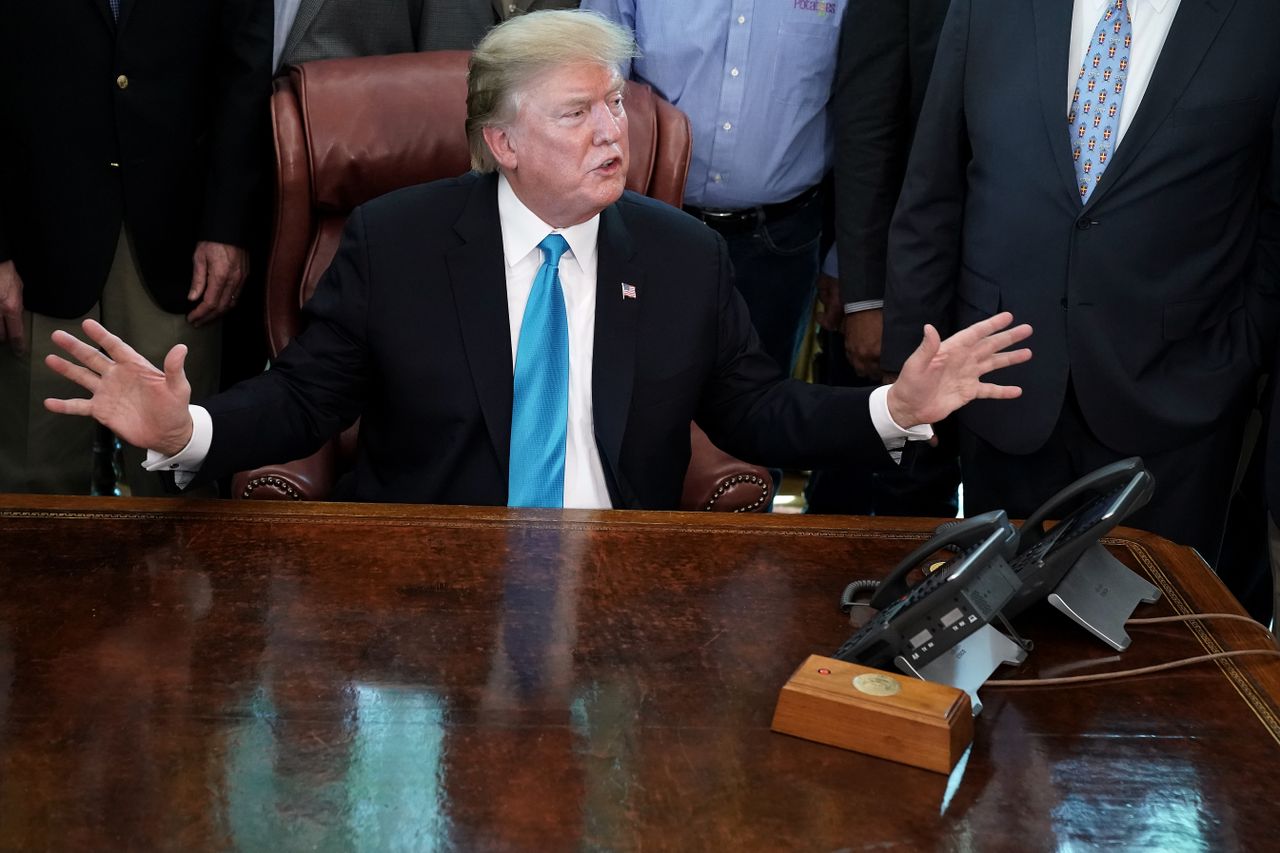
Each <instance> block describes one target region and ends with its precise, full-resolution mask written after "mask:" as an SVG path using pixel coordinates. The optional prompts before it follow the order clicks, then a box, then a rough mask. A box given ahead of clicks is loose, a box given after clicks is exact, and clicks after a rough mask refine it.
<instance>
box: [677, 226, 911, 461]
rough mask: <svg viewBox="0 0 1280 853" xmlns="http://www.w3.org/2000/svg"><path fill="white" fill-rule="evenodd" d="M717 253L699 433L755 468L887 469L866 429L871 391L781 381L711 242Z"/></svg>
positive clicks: (725, 259)
mask: <svg viewBox="0 0 1280 853" xmlns="http://www.w3.org/2000/svg"><path fill="white" fill-rule="evenodd" d="M716 245H717V246H718V251H719V257H718V266H719V273H718V275H719V285H718V286H719V291H718V299H719V309H718V317H719V321H718V330H717V340H716V364H715V370H714V375H713V376H712V377H711V378H710V379H709V380H708V382H707V386H706V387H705V388H704V391H703V394H702V398H701V401H700V403H699V406H698V413H697V417H696V418H695V420H696V421H697V422H698V425H699V426H701V427H702V428H703V429H704V430H705V431H706V433H707V435H708V436H710V437H711V440H712V442H714V443H715V444H716V445H717V446H718V447H720V448H722V449H724V450H725V451H727V452H729V453H731V454H733V455H734V456H737V457H739V458H741V459H746V460H749V461H751V462H755V463H757V464H760V465H769V466H773V467H780V468H818V467H826V466H833V465H847V464H850V463H858V464H864V465H869V466H874V467H885V466H888V465H891V464H892V462H891V460H890V458H889V454H888V452H887V451H886V450H885V448H884V442H883V440H882V439H881V438H880V435H879V434H878V433H877V432H876V430H875V427H874V426H873V425H872V423H871V412H870V407H869V405H868V398H869V397H870V395H871V389H869V388H832V387H829V386H826V385H810V384H809V383H807V382H800V381H798V380H795V379H788V378H784V377H783V375H782V373H781V371H780V370H779V369H778V366H777V364H776V363H775V362H774V361H773V359H771V358H769V356H767V355H765V353H764V350H762V349H761V348H760V341H759V339H758V338H757V337H756V333H755V329H754V328H753V327H752V325H751V317H750V314H749V313H748V311H747V305H746V303H745V302H744V301H743V300H742V296H741V295H740V294H739V293H738V290H737V288H735V287H734V286H733V276H732V274H731V272H730V266H729V256H728V247H727V246H726V245H725V242H724V239H723V238H722V237H719V236H718V235H717V236H716Z"/></svg>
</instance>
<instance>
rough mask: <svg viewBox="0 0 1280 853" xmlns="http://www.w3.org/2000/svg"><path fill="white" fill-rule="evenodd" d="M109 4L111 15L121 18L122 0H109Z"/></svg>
mask: <svg viewBox="0 0 1280 853" xmlns="http://www.w3.org/2000/svg"><path fill="white" fill-rule="evenodd" d="M107 5H108V6H110V7H111V17H113V18H115V19H116V20H117V21H118V20H120V0H107Z"/></svg>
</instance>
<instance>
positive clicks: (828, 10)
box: [791, 0, 837, 15]
mask: <svg viewBox="0 0 1280 853" xmlns="http://www.w3.org/2000/svg"><path fill="white" fill-rule="evenodd" d="M836 5H837V4H836V3H833V2H831V0H791V8H792V9H799V10H801V11H802V12H817V13H818V14H819V15H834V14H835V13H836Z"/></svg>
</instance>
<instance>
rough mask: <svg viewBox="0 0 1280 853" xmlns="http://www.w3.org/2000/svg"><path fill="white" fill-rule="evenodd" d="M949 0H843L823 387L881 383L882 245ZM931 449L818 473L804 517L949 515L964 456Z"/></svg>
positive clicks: (951, 433) (819, 369)
mask: <svg viewBox="0 0 1280 853" xmlns="http://www.w3.org/2000/svg"><path fill="white" fill-rule="evenodd" d="M949 3H950V0H909V2H900V3H885V2H883V0H850V3H849V6H848V8H847V9H846V10H845V16H844V20H843V21H842V23H841V28H840V48H839V55H838V58H837V61H836V77H835V83H834V84H833V86H832V89H831V105H830V108H829V109H830V111H831V117H832V120H833V123H834V126H835V142H836V144H835V147H836V151H837V152H838V154H839V156H837V157H836V158H835V232H836V246H837V249H838V256H839V278H838V280H836V279H827V278H826V277H824V278H823V279H822V280H821V281H820V288H821V291H822V301H823V303H824V306H825V307H826V312H825V314H824V316H823V318H822V320H821V325H822V327H823V331H822V333H821V335H822V344H823V345H822V353H821V355H820V356H819V358H818V359H817V361H816V363H815V366H814V371H815V378H816V379H817V380H818V381H820V382H825V383H827V384H830V385H842V386H861V385H874V384H878V383H879V382H880V381H881V378H882V374H881V370H880V339H881V333H882V328H883V315H884V310H883V308H884V280H885V251H886V245H887V243H888V235H889V220H890V219H891V218H892V217H893V208H894V205H895V204H896V203H897V200H898V192H899V191H900V190H901V188H902V177H903V173H904V172H905V171H906V166H907V154H908V153H909V152H910V151H911V141H912V138H913V137H914V136H915V130H916V122H917V120H918V119H919V116H920V106H921V104H922V103H923V102H924V93H925V87H926V86H927V85H928V83H929V75H930V73H931V71H932V69H933V57H934V51H935V49H936V48H937V45H938V34H939V33H940V32H941V31H942V22H943V20H944V19H945V18H946V15H947V6H948V5H949ZM938 433H939V435H938V438H939V442H938V445H937V446H932V447H931V446H929V445H928V444H924V443H917V444H914V445H912V447H911V449H912V450H913V451H914V452H913V453H912V454H911V456H910V457H909V458H908V459H906V460H904V461H903V464H902V465H901V466H899V467H897V468H895V469H892V470H887V471H873V470H870V469H868V468H865V467H856V468H855V467H848V468H838V469H830V468H828V469H819V470H817V471H814V472H813V473H812V474H811V475H810V477H809V484H808V486H807V487H806V489H805V496H806V498H807V499H808V508H809V511H810V512H820V513H824V512H833V513H848V514H857V515H922V516H952V515H955V513H956V486H957V484H958V483H959V481H960V463H959V460H958V456H957V451H956V447H955V430H954V428H953V427H952V425H951V424H950V423H948V424H946V425H940V427H939V429H938Z"/></svg>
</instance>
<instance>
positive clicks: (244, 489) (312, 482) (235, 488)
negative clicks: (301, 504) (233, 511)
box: [231, 441, 337, 501]
mask: <svg viewBox="0 0 1280 853" xmlns="http://www.w3.org/2000/svg"><path fill="white" fill-rule="evenodd" d="M336 458H337V442H336V441H330V442H328V443H326V444H325V446H324V447H322V448H320V449H319V450H317V451H316V452H315V453H313V454H311V455H310V456H308V457H306V458H305V459H295V460H294V461H293V462H286V463H284V464H282V465H264V466H262V467H261V468H255V469H253V470H252V471H241V472H240V473H238V474H236V475H235V476H234V477H232V478H231V496H232V497H233V498H238V499H244V500H260V501H315V500H324V499H325V498H327V497H328V496H329V492H330V491H332V490H333V483H334V479H335V477H336V474H335V460H336Z"/></svg>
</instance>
